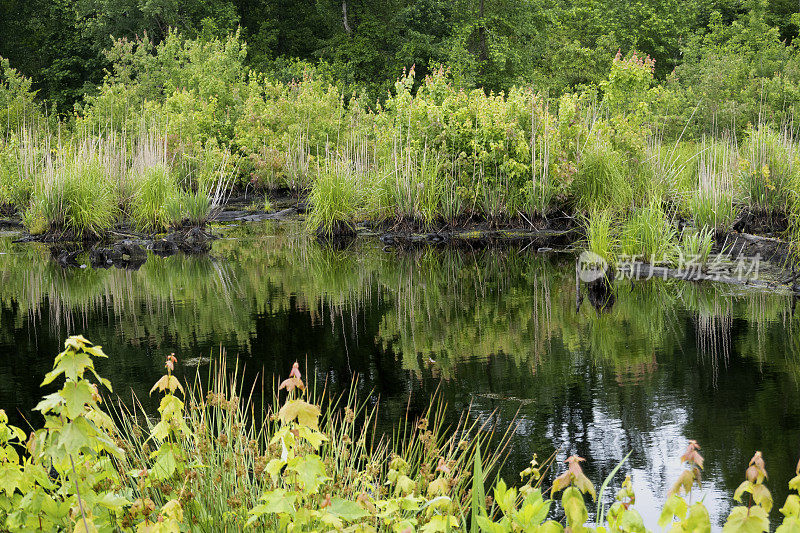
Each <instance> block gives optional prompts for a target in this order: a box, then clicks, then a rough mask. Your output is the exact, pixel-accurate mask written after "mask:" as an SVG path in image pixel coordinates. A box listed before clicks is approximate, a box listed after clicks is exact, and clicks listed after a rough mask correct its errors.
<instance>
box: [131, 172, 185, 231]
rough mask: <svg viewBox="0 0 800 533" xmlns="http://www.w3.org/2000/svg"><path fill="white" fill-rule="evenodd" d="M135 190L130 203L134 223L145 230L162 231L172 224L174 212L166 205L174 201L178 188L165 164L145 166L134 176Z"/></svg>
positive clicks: (178, 193) (178, 191)
mask: <svg viewBox="0 0 800 533" xmlns="http://www.w3.org/2000/svg"><path fill="white" fill-rule="evenodd" d="M134 183H135V192H134V196H133V199H132V205H131V216H132V218H133V221H134V224H135V225H136V227H138V228H139V229H142V230H145V231H163V230H165V229H167V228H169V226H170V225H171V224H174V222H175V219H174V214H168V212H167V205H169V204H171V203H174V200H175V198H176V196H178V195H180V188H179V186H178V182H177V180H176V179H175V176H174V174H173V173H172V172H171V171H170V169H169V168H168V167H167V166H166V165H165V164H163V163H162V164H157V165H154V166H151V167H148V168H146V169H145V170H144V171H142V172H141V173H138V174H137V175H136V176H135V177H134Z"/></svg>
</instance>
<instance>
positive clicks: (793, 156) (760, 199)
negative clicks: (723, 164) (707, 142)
mask: <svg viewBox="0 0 800 533" xmlns="http://www.w3.org/2000/svg"><path fill="white" fill-rule="evenodd" d="M747 135H748V136H747V139H746V140H745V142H744V144H743V146H742V150H741V157H742V159H741V160H740V173H739V175H740V181H739V187H740V188H741V194H742V196H743V199H744V200H745V201H746V202H747V203H748V204H749V205H750V206H752V207H756V208H759V209H761V210H762V211H765V212H786V211H787V210H789V209H790V208H791V201H792V194H793V193H794V191H796V190H797V187H798V184H800V181H799V180H800V177H799V176H798V171H800V166H798V165H799V163H798V155H797V147H796V146H795V143H794V141H793V139H792V134H791V132H790V131H789V130H788V129H784V130H781V131H778V130H776V129H774V128H771V127H769V126H767V125H760V126H758V127H750V128H749V129H748V132H747Z"/></svg>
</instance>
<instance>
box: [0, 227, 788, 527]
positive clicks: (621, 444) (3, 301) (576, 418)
mask: <svg viewBox="0 0 800 533" xmlns="http://www.w3.org/2000/svg"><path fill="white" fill-rule="evenodd" d="M224 232H225V238H223V239H221V240H219V241H216V242H215V243H214V247H213V252H212V254H211V255H210V256H207V257H187V256H172V257H167V258H159V257H150V258H149V259H148V260H147V262H146V263H145V264H144V265H142V267H141V268H140V269H139V270H138V271H125V270H118V269H114V268H112V269H108V270H105V269H100V270H94V269H91V268H70V269H66V270H65V269H63V268H62V267H61V266H59V265H58V264H57V263H56V262H54V261H53V260H52V259H51V257H50V252H49V250H48V249H47V248H46V247H44V246H38V245H12V244H11V242H10V238H8V237H2V238H0V352H2V353H3V357H2V358H0V405H3V406H5V407H6V408H7V409H8V410H9V411H10V410H12V409H13V408H17V409H18V410H19V412H18V414H17V415H16V416H22V415H27V414H29V411H28V410H29V409H30V407H31V406H33V405H35V403H36V401H37V399H38V397H39V395H40V394H41V392H40V390H39V388H38V384H39V383H40V381H41V378H42V376H43V375H44V373H45V372H46V370H47V369H48V368H49V366H50V364H51V362H52V357H53V355H54V354H55V353H56V352H57V351H58V348H59V346H60V343H61V342H62V340H63V338H64V337H65V336H66V335H68V334H72V333H76V332H81V333H85V334H86V336H87V337H88V338H90V339H94V340H97V341H98V342H102V343H103V344H104V346H105V348H106V351H107V352H108V353H110V354H112V358H111V359H110V360H109V361H108V362H106V364H105V368H102V371H103V372H104V373H105V374H106V375H108V376H109V377H110V378H111V379H112V381H113V382H114V384H115V386H116V390H117V391H118V392H123V393H125V392H127V391H128V390H131V389H132V390H134V391H136V392H138V393H139V394H140V395H144V393H145V391H147V390H149V386H150V385H151V384H152V382H153V381H155V379H156V378H157V377H158V375H159V374H160V371H161V364H162V363H161V361H162V360H163V355H164V354H165V353H168V352H172V351H174V352H176V353H177V354H178V355H179V357H180V358H181V360H182V361H184V362H188V363H191V364H192V365H197V364H200V366H201V368H202V364H203V361H204V359H200V360H198V359H197V358H198V357H202V358H205V357H209V356H210V355H211V354H212V353H214V352H217V351H218V350H219V347H220V346H223V347H225V348H226V349H227V350H228V352H229V353H230V354H233V355H237V356H239V357H240V358H241V360H243V362H244V363H245V365H246V367H247V370H248V375H249V376H250V377H255V376H256V375H257V374H266V375H267V376H269V375H272V374H283V373H284V372H285V371H286V369H287V368H289V366H290V365H291V363H292V362H293V361H294V360H295V359H299V360H301V361H302V360H306V361H307V363H308V365H309V368H310V370H311V371H312V372H313V373H314V374H315V375H316V377H317V379H319V380H325V381H327V383H328V384H330V385H331V386H332V387H333V388H334V389H336V388H342V387H345V386H347V385H348V384H349V383H350V381H351V379H352V377H353V376H354V375H356V374H358V375H360V376H361V381H360V384H361V385H360V386H361V387H362V388H363V389H364V392H365V393H367V392H369V391H371V390H372V391H375V392H376V393H378V394H380V396H381V410H380V416H381V419H382V420H383V421H384V424H385V427H386V428H389V427H390V426H391V424H392V423H393V421H395V420H397V419H398V417H399V416H401V414H402V413H403V412H404V410H405V409H406V406H407V405H408V404H409V402H410V405H411V408H412V410H420V409H422V407H423V406H424V405H425V404H426V402H427V401H428V398H430V396H431V394H433V392H434V391H435V390H436V388H437V387H441V394H442V395H443V397H444V399H445V400H446V401H447V402H448V403H449V405H450V409H451V413H452V414H453V416H454V417H455V416H457V415H458V414H460V413H461V412H463V411H465V410H466V408H467V407H468V406H470V405H472V406H473V407H472V414H473V416H476V417H479V418H482V419H484V420H489V419H490V418H491V419H493V420H494V421H495V422H497V423H499V424H508V423H509V422H511V421H512V420H513V419H514V418H515V417H516V419H517V420H518V425H517V426H516V435H515V438H514V440H513V447H512V455H511V458H510V461H509V463H508V465H507V467H506V469H505V475H506V476H507V477H508V478H511V477H512V476H515V472H517V471H519V470H521V469H522V468H524V467H525V466H526V465H527V463H528V461H529V460H530V457H531V455H532V454H533V453H534V452H538V453H539V455H540V457H542V456H546V455H549V453H551V452H552V451H553V450H556V449H558V450H560V451H559V458H561V459H563V458H565V457H566V456H567V455H569V454H571V453H578V454H580V455H582V456H584V457H586V458H587V459H589V463H588V467H587V472H588V474H589V475H590V477H591V478H592V479H594V480H595V481H596V482H597V483H598V484H599V483H600V481H602V479H603V478H604V477H605V476H606V475H607V474H608V473H609V472H610V471H611V469H613V467H614V466H615V465H616V463H617V462H618V461H619V460H620V459H621V458H622V457H624V456H625V454H627V452H628V451H629V450H634V452H633V454H632V455H631V458H630V462H629V464H628V465H626V466H625V467H623V472H625V471H630V472H632V473H633V479H634V485H635V488H636V489H637V504H638V505H637V506H638V507H639V509H640V510H641V511H642V514H643V515H644V516H645V518H646V521H647V523H648V525H649V526H650V527H652V528H653V529H655V528H656V525H655V520H656V519H657V514H656V512H655V508H656V506H657V505H660V503H661V502H663V500H664V497H665V494H666V491H667V489H668V487H669V485H670V484H671V483H672V481H674V479H675V478H676V477H677V474H678V472H679V470H680V465H679V464H678V461H677V456H678V455H679V454H680V452H681V451H682V449H683V447H684V446H685V440H686V438H694V439H697V440H698V441H699V442H700V443H701V444H702V445H703V451H704V452H705V456H706V460H707V468H708V470H707V472H706V475H707V480H708V482H707V483H706V485H705V486H704V489H703V491H702V492H703V493H704V494H706V502H707V503H708V504H709V506H710V507H711V508H712V515H713V517H714V519H715V520H717V521H719V520H721V519H722V518H723V517H724V516H725V514H726V511H727V508H728V506H729V504H730V495H731V494H732V492H733V490H734V488H735V487H736V486H737V485H738V484H739V482H740V481H741V480H742V479H743V472H744V468H745V466H746V464H747V461H748V460H749V458H750V456H751V455H752V453H753V451H754V450H756V449H761V450H762V451H763V452H764V455H765V457H766V458H767V467H768V470H769V471H770V488H771V490H772V491H773V493H774V495H775V499H776V501H777V502H781V503H782V501H783V499H784V498H785V495H786V483H787V481H788V479H789V478H790V475H791V474H792V469H793V467H794V465H796V463H797V457H798V455H800V393H799V392H798V378H800V341H799V340H798V339H799V338H800V337H799V336H798V332H797V328H798V319H797V318H796V317H794V316H793V313H792V305H793V302H792V301H791V299H790V297H788V296H784V295H778V294H764V293H750V292H745V291H743V290H742V289H735V288H731V287H728V286H714V285H709V284H704V285H696V284H689V283H681V282H676V281H672V282H670V281H667V282H664V281H656V280H651V281H637V282H631V281H625V280H618V281H616V282H615V283H614V289H615V301H614V304H613V306H609V307H607V308H606V309H605V310H604V311H603V312H597V310H595V308H594V307H592V306H591V305H587V304H583V305H580V306H578V308H577V310H576V305H575V303H576V301H578V294H577V293H576V291H577V290H580V287H578V288H577V289H576V284H575V274H574V273H575V270H574V261H575V258H574V257H573V256H571V255H568V254H537V253H535V252H534V251H532V250H517V249H482V250H475V251H464V250H458V251H456V250H450V249H445V250H442V249H432V248H423V249H419V250H416V251H412V252H407V251H406V252H402V253H401V252H397V251H389V252H385V251H383V250H382V249H381V248H380V246H379V245H378V243H376V242H374V241H371V240H365V241H363V242H361V241H359V242H356V243H354V244H353V245H351V246H350V247H348V248H346V249H332V248H329V247H325V246H320V245H317V244H315V243H313V242H309V241H308V240H306V239H304V238H303V237H302V233H301V232H300V231H299V229H298V228H296V227H293V226H291V225H272V223H269V222H267V223H264V224H251V225H247V226H241V227H232V228H227V229H226V230H224ZM194 368H195V366H185V367H184V372H186V373H190V372H194ZM623 477H624V476H620V477H619V480H618V482H619V481H621V479H622V478H623ZM617 485H618V483H617ZM776 507H777V506H776ZM776 513H777V511H773V514H776Z"/></svg>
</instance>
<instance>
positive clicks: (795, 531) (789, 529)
mask: <svg viewBox="0 0 800 533" xmlns="http://www.w3.org/2000/svg"><path fill="white" fill-rule="evenodd" d="M775 533H800V518H798V517H796V516H788V517H786V518H784V519H783V523H782V524H781V525H779V526H778V527H777V529H775Z"/></svg>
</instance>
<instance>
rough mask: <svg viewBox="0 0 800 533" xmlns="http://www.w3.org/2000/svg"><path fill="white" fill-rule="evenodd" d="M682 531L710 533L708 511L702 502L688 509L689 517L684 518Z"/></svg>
mask: <svg viewBox="0 0 800 533" xmlns="http://www.w3.org/2000/svg"><path fill="white" fill-rule="evenodd" d="M684 525H685V527H684V529H685V530H686V531H691V532H692V533H710V532H711V518H710V517H709V516H708V509H706V506H705V505H703V502H697V503H695V504H693V505H692V506H691V507H690V508H689V515H688V516H687V517H686V521H685V524H684Z"/></svg>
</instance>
